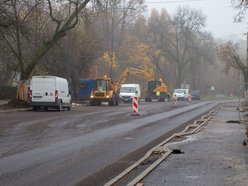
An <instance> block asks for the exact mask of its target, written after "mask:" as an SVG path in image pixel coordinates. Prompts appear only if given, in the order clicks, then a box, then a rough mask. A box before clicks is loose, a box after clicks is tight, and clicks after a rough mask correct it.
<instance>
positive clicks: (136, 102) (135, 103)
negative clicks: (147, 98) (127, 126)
mask: <svg viewBox="0 0 248 186" xmlns="http://www.w3.org/2000/svg"><path fill="white" fill-rule="evenodd" d="M138 107H139V100H138V97H137V96H133V112H132V114H131V115H132V116H139V108H138Z"/></svg>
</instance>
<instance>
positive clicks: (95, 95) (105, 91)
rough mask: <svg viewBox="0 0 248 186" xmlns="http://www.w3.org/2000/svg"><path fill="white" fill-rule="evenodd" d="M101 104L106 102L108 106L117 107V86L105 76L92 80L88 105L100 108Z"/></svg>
mask: <svg viewBox="0 0 248 186" xmlns="http://www.w3.org/2000/svg"><path fill="white" fill-rule="evenodd" d="M102 102H108V104H109V106H114V105H118V104H119V101H118V86H117V84H116V83H114V82H113V81H112V79H110V78H108V77H107V76H106V75H105V76H104V77H103V78H97V79H95V80H94V87H93V89H92V90H91V95H90V105H98V106H100V105H101V104H102Z"/></svg>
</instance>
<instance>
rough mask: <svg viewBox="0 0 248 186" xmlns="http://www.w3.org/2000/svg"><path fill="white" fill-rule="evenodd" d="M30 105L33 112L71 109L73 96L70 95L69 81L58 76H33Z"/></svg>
mask: <svg viewBox="0 0 248 186" xmlns="http://www.w3.org/2000/svg"><path fill="white" fill-rule="evenodd" d="M30 103H31V105H32V106H33V111H36V110H37V109H38V108H40V107H43V108H45V110H48V108H51V107H53V108H57V109H58V110H59V111H61V110H62V109H63V108H67V109H68V110H70V109H71V103H72V101H71V95H70V94H69V88H68V81H67V80H66V79H64V78H60V77H56V76H33V77H32V79H31V82H30Z"/></svg>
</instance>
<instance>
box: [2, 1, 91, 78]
mask: <svg viewBox="0 0 248 186" xmlns="http://www.w3.org/2000/svg"><path fill="white" fill-rule="evenodd" d="M89 2H90V0H84V1H79V0H77V1H71V0H67V1H65V0H64V1H60V2H56V1H51V0H47V1H43V0H36V1H31V0H25V1H23V0H9V1H8V3H7V4H5V5H4V7H6V6H7V7H6V9H8V10H10V11H9V12H10V14H11V17H12V18H13V20H14V23H15V24H13V29H12V32H9V33H10V34H4V33H3V29H2V30H1V31H2V32H1V33H2V37H3V39H4V41H5V42H6V44H7V45H8V47H9V48H10V50H11V52H12V54H13V55H14V56H15V58H16V61H17V66H18V69H19V71H20V73H21V79H28V78H29V77H30V75H31V74H32V72H33V70H34V69H35V67H36V66H37V65H38V64H39V62H40V61H41V59H42V58H43V57H44V56H45V55H46V54H47V53H48V51H49V50H50V49H51V48H53V47H54V46H55V45H56V44H58V42H59V41H60V40H61V39H62V38H64V37H65V36H66V34H67V33H68V31H69V30H71V29H73V28H75V26H76V25H77V23H78V20H79V19H78V17H79V15H80V12H82V11H83V10H86V5H87V4H88V3H89ZM37 9H40V10H42V11H43V13H44V14H45V15H46V16H47V19H48V18H50V19H49V20H50V21H48V22H47V24H46V25H45V27H48V28H49V29H50V31H51V33H50V34H47V35H46V36H45V37H44V36H43V37H42V39H40V42H38V43H36V46H35V47H34V46H30V42H29V41H32V40H34V39H33V38H32V36H33V35H32V34H31V30H32V28H30V27H31V26H33V25H32V24H31V25H30V24H29V23H30V20H32V17H31V16H33V15H34V12H35V11H36V10H37ZM24 25H25V26H24ZM23 28H24V29H23ZM36 36H37V35H36ZM36 41H37V40H36ZM28 46H29V49H27V47H28ZM32 49H34V52H30V50H31V51H32Z"/></svg>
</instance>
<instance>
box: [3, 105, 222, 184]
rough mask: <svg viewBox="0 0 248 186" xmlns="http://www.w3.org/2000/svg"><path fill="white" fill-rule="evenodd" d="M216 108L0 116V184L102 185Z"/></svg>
mask: <svg viewBox="0 0 248 186" xmlns="http://www.w3.org/2000/svg"><path fill="white" fill-rule="evenodd" d="M217 104H219V102H216V101H209V102H193V103H191V104H190V103H187V102H179V104H178V106H177V107H172V103H169V102H164V103H160V102H150V103H145V102H141V103H140V105H139V113H140V116H131V112H132V107H131V105H130V104H121V105H119V106H113V107H110V106H108V105H102V106H95V107H94V106H87V105H81V106H77V107H74V108H72V110H71V111H66V110H64V111H62V112H58V111H56V110H50V111H43V110H39V111H37V112H33V111H31V110H29V111H20V112H7V113H0V147H1V148H0V185H18V186H21V185H25V186H26V185H47V186H49V185H52V186H53V185H60V186H61V185H62V186H63V185H94V186H96V185H102V184H104V183H105V182H106V181H108V180H109V179H110V178H111V177H113V176H114V175H116V174H118V173H119V172H120V171H122V170H123V169H124V168H126V167H128V166H130V165H131V164H132V163H134V162H135V161H136V160H137V159H138V158H140V156H142V154H143V153H144V152H145V151H146V150H147V149H149V148H150V147H151V146H152V145H155V143H158V142H159V140H160V138H163V137H165V135H169V134H170V133H171V132H173V131H175V130H176V129H178V128H180V127H181V126H182V124H185V123H187V122H188V121H190V120H192V119H193V118H195V117H197V116H199V115H201V114H203V113H205V112H207V111H208V110H210V109H211V108H213V107H214V106H216V105H217Z"/></svg>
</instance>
